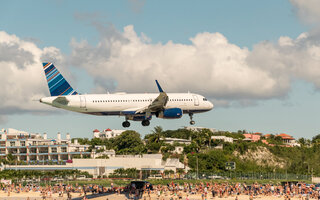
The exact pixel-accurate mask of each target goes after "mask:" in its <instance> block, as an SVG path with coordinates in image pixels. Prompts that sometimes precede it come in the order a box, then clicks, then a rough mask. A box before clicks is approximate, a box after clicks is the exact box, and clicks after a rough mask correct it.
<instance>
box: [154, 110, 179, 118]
mask: <svg viewBox="0 0 320 200" xmlns="http://www.w3.org/2000/svg"><path fill="white" fill-rule="evenodd" d="M156 117H158V118H163V119H177V118H181V117H182V110H181V108H168V109H165V110H163V111H159V112H156Z"/></svg>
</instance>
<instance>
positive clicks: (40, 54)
mask: <svg viewBox="0 0 320 200" xmlns="http://www.w3.org/2000/svg"><path fill="white" fill-rule="evenodd" d="M47 58H50V60H51V58H54V59H55V61H57V62H58V63H59V62H61V60H62V56H61V53H60V51H59V50H58V49H57V48H55V47H48V48H44V49H40V48H38V47H37V46H36V45H35V44H34V43H32V42H28V41H24V40H21V39H20V38H18V37H17V36H15V35H10V34H8V33H6V32H3V31H1V32H0V74H1V78H0V85H1V90H0V121H4V119H5V117H4V115H8V114H15V113H21V112H34V111H38V112H42V111H44V110H45V109H46V110H47V109H48V108H46V107H45V106H44V105H41V104H40V103H39V102H36V101H34V100H36V99H39V98H40V97H43V96H47V95H48V93H49V92H48V88H47V84H46V79H45V76H44V72H43V70H42V60H43V59H45V60H46V59H47Z"/></svg>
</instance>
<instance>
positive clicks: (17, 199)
mask: <svg viewBox="0 0 320 200" xmlns="http://www.w3.org/2000/svg"><path fill="white" fill-rule="evenodd" d="M71 195H72V199H74V200H78V199H79V200H80V199H82V197H79V193H72V194H71ZM58 196H59V195H58V194H53V195H52V197H51V198H47V199H48V200H63V199H67V195H66V194H64V197H58ZM87 197H88V199H94V200H107V199H108V200H127V199H128V195H125V194H104V195H101V196H97V195H88V196H87ZM163 197H164V199H165V200H170V197H171V196H169V195H168V196H164V195H163ZM28 198H29V200H40V199H43V198H42V197H41V194H40V192H28V193H15V192H11V194H10V196H8V194H7V193H5V192H4V191H0V199H1V200H9V199H10V200H27V199H28ZM141 199H142V200H144V199H146V200H149V198H148V197H147V196H146V195H144V196H143V197H142V198H141ZM151 199H152V200H157V199H158V198H157V196H156V195H155V194H151ZM173 199H174V200H175V199H176V198H173ZM177 199H178V198H177ZM182 199H183V200H185V199H186V195H184V196H183V198H182ZM189 199H190V200H201V195H189ZM209 199H216V200H235V199H236V197H235V196H233V197H228V198H218V197H215V198H212V197H211V195H210V196H209V198H207V200H209ZM238 199H239V200H249V196H247V195H239V196H238ZM254 199H257V200H270V199H277V200H283V199H284V197H275V196H258V197H255V198H254ZM291 200H299V198H297V197H295V198H291Z"/></svg>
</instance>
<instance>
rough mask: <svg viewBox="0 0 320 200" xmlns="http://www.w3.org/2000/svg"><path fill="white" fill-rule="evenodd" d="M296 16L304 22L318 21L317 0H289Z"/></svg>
mask: <svg viewBox="0 0 320 200" xmlns="http://www.w3.org/2000/svg"><path fill="white" fill-rule="evenodd" d="M290 2H291V4H292V5H293V6H294V8H295V9H296V12H297V14H298V16H299V17H300V18H301V19H302V20H303V21H304V22H306V23H319V22H320V1H319V0H290Z"/></svg>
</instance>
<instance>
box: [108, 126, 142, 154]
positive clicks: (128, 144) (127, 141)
mask: <svg viewBox="0 0 320 200" xmlns="http://www.w3.org/2000/svg"><path fill="white" fill-rule="evenodd" d="M114 147H115V151H116V153H117V154H141V153H144V152H145V151H146V148H145V146H144V144H143V142H142V140H141V138H140V134H139V133H137V132H135V131H124V132H123V133H122V134H121V135H119V136H117V137H116V138H115V140H114Z"/></svg>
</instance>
